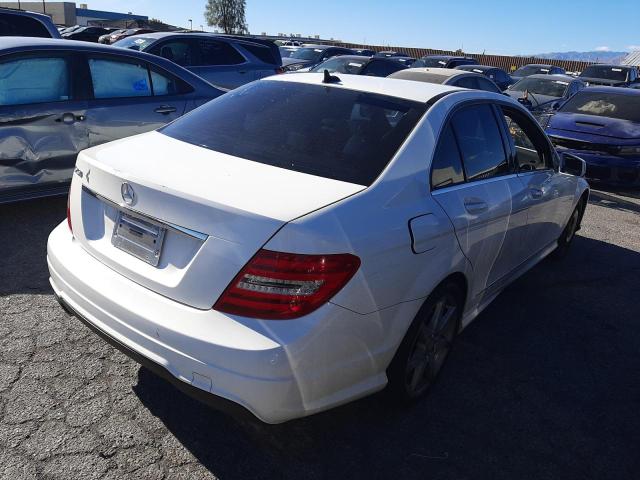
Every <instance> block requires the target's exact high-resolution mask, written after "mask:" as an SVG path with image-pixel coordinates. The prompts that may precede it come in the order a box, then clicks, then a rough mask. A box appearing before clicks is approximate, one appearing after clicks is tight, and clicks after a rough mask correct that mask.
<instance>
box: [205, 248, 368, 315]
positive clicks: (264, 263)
mask: <svg viewBox="0 0 640 480" xmlns="http://www.w3.org/2000/svg"><path fill="white" fill-rule="evenodd" d="M359 267H360V259H359V258H358V257H356V256H355V255H351V254H348V253H343V254H334V255H302V254H296V253H282V252H273V251H270V250H260V251H259V252H258V253H257V254H256V255H255V256H254V257H253V258H252V259H251V260H250V261H249V263H247V265H246V266H245V267H244V268H243V269H242V270H241V271H240V273H238V275H236V277H235V278H234V279H233V281H232V282H231V284H229V286H228V287H227V289H226V290H225V291H224V293H223V294H222V296H221V297H220V299H219V300H218V301H217V302H216V304H215V305H214V306H213V308H214V309H215V310H218V311H220V312H225V313H231V314H235V315H241V316H243V317H252V318H262V319H266V320H289V319H292V318H298V317H302V316H303V315H306V314H308V313H311V312H312V311H314V310H315V309H317V308H318V307H320V306H322V305H324V304H325V303H326V302H328V301H329V300H330V299H331V297H333V296H334V295H335V294H336V293H337V292H338V291H339V290H340V289H341V288H342V287H344V286H345V285H346V284H347V282H348V281H349V280H350V279H351V277H353V275H354V274H355V273H356V271H357V270H358V268H359Z"/></svg>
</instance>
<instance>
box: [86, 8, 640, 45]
mask: <svg viewBox="0 0 640 480" xmlns="http://www.w3.org/2000/svg"><path fill="white" fill-rule="evenodd" d="M85 2H86V3H88V4H89V8H95V9H100V10H113V11H125V12H132V13H138V14H142V15H148V16H149V17H154V18H159V19H160V20H163V21H165V22H167V23H170V24H173V25H182V26H188V19H189V18H191V19H193V25H194V28H199V27H200V25H205V21H204V15H203V12H204V6H205V3H206V2H205V0H178V1H174V0H172V1H170V0H85ZM78 3H79V2H78ZM83 3H84V2H83ZM247 23H248V24H249V30H250V31H251V33H258V34H259V33H262V32H266V33H268V34H277V33H279V32H283V33H301V34H303V35H312V34H318V35H320V36H321V37H323V38H331V37H333V38H336V39H341V40H344V41H349V42H354V43H370V44H381V45H394V46H406V47H425V48H437V49H444V50H455V49H457V48H462V49H463V50H465V51H466V52H470V53H481V52H482V51H485V50H486V52H487V53H496V54H532V53H546V52H557V51H570V50H576V51H590V50H597V49H600V50H623V51H624V50H630V49H632V48H630V47H634V46H638V48H640V1H639V0H604V1H603V0H537V1H525V2H517V1H513V0H493V1H491V0H485V1H480V0H439V1H432V0H392V1H389V0H386V1H381V0H342V1H340V0H321V1H305V0H247Z"/></svg>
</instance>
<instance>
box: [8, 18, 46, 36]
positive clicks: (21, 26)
mask: <svg viewBox="0 0 640 480" xmlns="http://www.w3.org/2000/svg"><path fill="white" fill-rule="evenodd" d="M9 36H16V37H40V38H51V34H50V33H49V31H48V30H47V28H46V27H45V26H44V25H43V24H42V23H40V22H39V21H38V20H36V19H34V18H29V17H23V16H22V15H14V14H11V13H10V14H8V15H7V14H1V13H0V37H9Z"/></svg>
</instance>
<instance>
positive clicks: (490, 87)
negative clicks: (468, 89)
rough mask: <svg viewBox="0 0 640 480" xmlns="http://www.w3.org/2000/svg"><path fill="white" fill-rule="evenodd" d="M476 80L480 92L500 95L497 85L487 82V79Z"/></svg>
mask: <svg viewBox="0 0 640 480" xmlns="http://www.w3.org/2000/svg"><path fill="white" fill-rule="evenodd" d="M475 80H476V81H477V82H478V88H479V89H480V90H484V91H486V92H494V93H500V89H499V88H497V87H496V86H495V84H494V83H492V82H491V80H487V79H486V78H476V79H475Z"/></svg>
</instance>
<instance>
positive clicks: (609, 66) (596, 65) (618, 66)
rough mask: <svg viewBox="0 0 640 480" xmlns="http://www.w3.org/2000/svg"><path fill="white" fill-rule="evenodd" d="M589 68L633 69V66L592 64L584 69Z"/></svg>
mask: <svg viewBox="0 0 640 480" xmlns="http://www.w3.org/2000/svg"><path fill="white" fill-rule="evenodd" d="M589 67H604V68H633V65H615V64H613V63H594V64H593V65H588V66H587V67H585V68H589Z"/></svg>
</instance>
